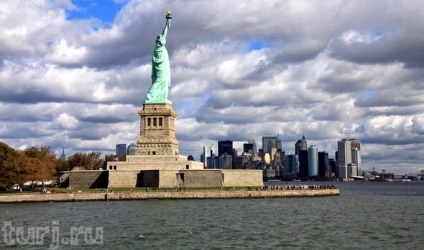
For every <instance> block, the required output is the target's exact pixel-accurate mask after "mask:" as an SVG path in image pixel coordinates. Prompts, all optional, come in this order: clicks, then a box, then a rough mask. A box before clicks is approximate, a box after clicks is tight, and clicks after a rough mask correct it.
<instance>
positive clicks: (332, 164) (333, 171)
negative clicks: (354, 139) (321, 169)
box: [328, 159, 337, 177]
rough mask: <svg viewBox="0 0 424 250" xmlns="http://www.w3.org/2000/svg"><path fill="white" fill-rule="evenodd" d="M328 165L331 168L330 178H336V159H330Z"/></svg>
mask: <svg viewBox="0 0 424 250" xmlns="http://www.w3.org/2000/svg"><path fill="white" fill-rule="evenodd" d="M328 165H329V168H330V176H329V177H335V176H337V165H336V160H334V159H328Z"/></svg>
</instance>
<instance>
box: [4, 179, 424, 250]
mask: <svg viewBox="0 0 424 250" xmlns="http://www.w3.org/2000/svg"><path fill="white" fill-rule="evenodd" d="M267 184H268V185H286V183H285V182H272V183H267ZM288 184H289V185H290V184H292V183H288ZM295 184H298V185H299V184H309V183H295ZM314 184H317V183H314ZM326 184H328V183H326ZM332 184H335V185H336V186H337V187H338V188H339V189H340V190H341V195H340V196H336V197H319V198H277V199H222V200H218V199H216V200H150V201H113V202H69V203H66V202H63V203H61V202H58V203H28V204H2V205H0V223H1V224H0V225H1V227H2V231H1V232H0V248H1V249H4V248H5V247H7V248H10V249H48V248H49V246H50V244H52V243H55V245H52V246H53V247H57V246H58V248H59V249H77V248H82V247H84V249H424V241H423V233H424V183H417V182H411V183H366V182H364V183H361V182H355V183H339V182H336V183H332ZM53 221H56V222H53ZM7 223H8V224H7ZM54 223H56V224H54ZM57 224H59V225H57ZM10 226H12V227H22V228H23V229H24V231H25V230H26V231H25V234H24V236H25V235H27V234H28V232H27V230H28V228H30V227H37V226H38V227H47V228H49V234H46V235H47V236H46V237H45V238H44V241H43V242H42V244H41V245H39V246H37V245H20V244H18V243H16V241H15V244H14V245H12V246H5V240H6V241H7V240H10V236H11V237H12V240H13V239H15V238H16V235H15V234H10V230H9V229H10ZM72 227H74V228H76V227H82V228H81V229H87V228H88V227H91V228H92V229H93V238H94V236H95V228H96V227H99V228H102V230H103V245H88V244H87V243H86V242H88V241H85V239H84V234H81V235H80V236H79V238H78V243H77V245H76V246H70V245H69V240H68V239H69V237H70V231H71V230H70V229H71V228H72ZM53 229H58V231H59V232H60V234H59V235H57V234H56V236H58V237H56V238H57V239H62V238H63V240H64V241H63V242H60V243H59V244H57V241H56V242H54V241H55V240H54V239H55V238H54V237H55V236H52V232H53V231H54V230H53ZM8 230H9V231H8ZM56 232H57V231H56ZM90 232H91V231H90ZM7 233H9V234H7ZM98 236H101V235H100V234H99V235H98ZM8 237H9V238H8ZM13 237H15V238H13ZM99 239H100V238H99ZM52 241H53V242H52ZM9 243H10V241H9ZM7 248H6V249H7Z"/></svg>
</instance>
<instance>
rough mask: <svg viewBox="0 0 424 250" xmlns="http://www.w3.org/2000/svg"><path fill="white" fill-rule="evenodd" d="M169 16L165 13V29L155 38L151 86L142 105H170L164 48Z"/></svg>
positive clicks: (168, 71) (168, 76) (169, 69)
mask: <svg viewBox="0 0 424 250" xmlns="http://www.w3.org/2000/svg"><path fill="white" fill-rule="evenodd" d="M171 15H172V13H171V11H167V13H166V24H165V28H164V29H163V31H162V34H160V35H159V36H158V37H157V38H156V46H155V49H154V51H153V56H152V85H151V86H150V89H149V92H148V93H147V95H146V101H145V102H144V103H169V104H172V103H171V102H170V101H169V100H168V89H169V87H170V86H171V67H170V64H169V56H168V51H167V50H166V48H165V44H166V36H167V34H168V29H169V27H170V26H171V19H172V16H171Z"/></svg>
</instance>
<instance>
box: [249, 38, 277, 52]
mask: <svg viewBox="0 0 424 250" xmlns="http://www.w3.org/2000/svg"><path fill="white" fill-rule="evenodd" d="M271 47H272V46H271V44H269V43H266V42H264V41H259V40H256V41H253V42H251V43H250V44H249V46H248V47H247V51H252V50H261V49H264V48H271Z"/></svg>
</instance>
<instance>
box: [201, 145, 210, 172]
mask: <svg viewBox="0 0 424 250" xmlns="http://www.w3.org/2000/svg"><path fill="white" fill-rule="evenodd" d="M208 157H211V148H210V147H208V146H203V152H202V155H201V157H200V159H201V161H202V162H203V167H205V168H206V167H207V159H208Z"/></svg>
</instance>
